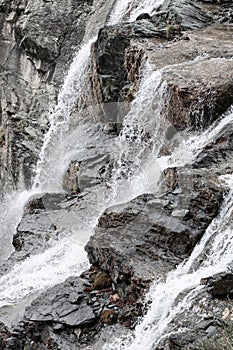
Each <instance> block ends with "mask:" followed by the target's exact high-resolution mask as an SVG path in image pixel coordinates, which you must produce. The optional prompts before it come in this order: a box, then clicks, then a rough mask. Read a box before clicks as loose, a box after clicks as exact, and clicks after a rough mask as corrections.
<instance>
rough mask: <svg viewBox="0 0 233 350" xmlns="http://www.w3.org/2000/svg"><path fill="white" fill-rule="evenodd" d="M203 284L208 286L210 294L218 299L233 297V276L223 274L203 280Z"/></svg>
mask: <svg viewBox="0 0 233 350" xmlns="http://www.w3.org/2000/svg"><path fill="white" fill-rule="evenodd" d="M201 284H205V285H206V286H207V289H208V292H209V293H210V294H211V295H212V296H213V297H217V298H226V297H233V274H232V273H227V272H223V273H220V274H218V275H214V276H211V277H208V278H203V279H202V280H201Z"/></svg>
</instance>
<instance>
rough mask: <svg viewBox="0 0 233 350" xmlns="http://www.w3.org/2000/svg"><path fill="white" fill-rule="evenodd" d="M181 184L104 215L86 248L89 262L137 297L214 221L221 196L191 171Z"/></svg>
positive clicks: (183, 255) (184, 254) (218, 190)
mask: <svg viewBox="0 0 233 350" xmlns="http://www.w3.org/2000/svg"><path fill="white" fill-rule="evenodd" d="M171 170H172V169H171ZM172 171H173V172H176V173H177V174H178V176H179V175H180V176H181V174H179V171H177V170H176V169H173V170H172ZM165 176H166V177H167V178H168V172H167V173H166V175H165ZM182 176H183V179H184V173H183V174H182ZM190 177H191V181H192V187H189V186H190V184H191V183H190ZM200 177H201V179H202V180H200ZM186 181H187V182H186V184H185V183H184V182H183V183H182V184H181V186H179V183H178V182H177V183H176V184H174V182H173V183H172V184H170V185H169V186H170V191H167V192H166V193H164V194H163V195H160V196H154V195H144V196H141V197H138V198H136V199H135V200H133V201H131V202H129V203H126V204H122V205H119V206H116V207H112V208H109V209H107V210H106V211H105V212H104V213H103V215H102V216H101V217H100V219H99V223H98V226H97V228H96V231H95V235H94V236H92V237H91V239H90V241H89V243H88V244H87V246H86V250H87V252H88V257H89V260H90V262H91V263H92V264H94V265H98V266H101V268H102V269H104V270H105V271H108V273H109V274H110V275H111V277H112V279H113V281H114V282H115V283H117V284H122V285H124V286H125V288H126V290H130V292H132V291H134V293H135V294H136V295H137V293H138V292H139V294H140V293H141V292H142V291H143V289H144V288H146V287H147V285H148V283H150V281H152V280H153V279H154V278H155V277H156V276H161V274H163V273H165V272H167V271H169V270H170V269H172V268H174V267H175V266H176V265H177V264H178V263H179V262H181V261H182V260H183V259H185V258H186V257H187V256H189V255H190V253H191V251H192V249H193V247H194V246H195V244H196V243H197V241H198V240H199V239H200V237H201V236H202V235H203V233H204V232H205V229H206V228H207V227H208V225H209V223H210V222H211V221H212V219H213V218H214V217H215V216H216V214H217V212H218V208H219V206H220V203H221V199H222V190H221V188H219V187H218V186H216V185H215V184H214V183H212V184H210V182H209V180H208V179H207V178H205V175H204V173H202V174H198V173H196V174H195V172H192V171H191V172H190V173H189V175H186ZM167 184H168V183H167ZM186 185H187V187H186ZM188 189H189V190H188ZM124 294H127V293H126V292H125V291H124Z"/></svg>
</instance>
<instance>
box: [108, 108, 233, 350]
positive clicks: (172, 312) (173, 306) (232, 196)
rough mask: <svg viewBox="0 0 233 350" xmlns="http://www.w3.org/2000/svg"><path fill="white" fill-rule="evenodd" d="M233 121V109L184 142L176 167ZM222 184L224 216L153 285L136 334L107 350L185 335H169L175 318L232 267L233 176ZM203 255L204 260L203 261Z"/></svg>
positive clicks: (135, 348)
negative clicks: (204, 281) (210, 280)
mask: <svg viewBox="0 0 233 350" xmlns="http://www.w3.org/2000/svg"><path fill="white" fill-rule="evenodd" d="M232 121H233V114H232V108H231V109H230V110H229V112H228V113H226V114H225V115H223V116H222V118H220V120H218V121H216V122H215V123H214V124H213V125H212V126H210V127H209V128H208V129H207V130H206V131H205V132H203V133H202V134H201V135H198V136H192V135H191V136H190V137H189V138H188V139H187V140H183V141H182V143H181V145H180V146H179V147H178V150H175V151H174V154H172V156H171V158H170V160H171V159H172V162H171V164H172V166H176V165H178V166H180V165H181V164H182V165H184V164H187V160H188V163H191V161H194V160H195V158H196V156H197V154H198V153H199V152H200V151H201V149H202V148H203V147H205V146H206V145H208V144H209V143H210V142H213V141H214V140H215V138H216V137H217V136H218V135H219V134H220V133H221V131H222V130H223V129H224V127H226V126H228V127H229V126H231V125H232ZM181 148H182V152H181ZM186 148H187V149H188V150H187V152H188V154H189V155H191V158H190V159H188V158H187V157H186V156H185V157H184V149H186ZM178 156H179V157H180V158H178ZM219 181H221V183H222V185H223V186H224V187H226V188H227V189H228V191H227V192H228V193H227V195H226V196H225V198H224V201H223V203H222V206H221V211H220V213H219V214H218V216H217V217H216V218H215V219H214V220H213V221H212V222H211V224H210V225H209V227H208V228H207V230H206V232H205V234H204V236H203V237H202V239H201V241H200V242H199V243H198V244H197V245H196V246H195V248H194V250H193V252H192V254H191V256H190V257H189V259H188V260H187V261H186V262H184V263H181V264H180V265H179V266H178V267H177V268H176V269H175V270H173V271H171V272H170V273H169V274H168V275H167V277H166V279H165V280H164V279H163V280H158V281H156V282H155V283H154V284H153V285H152V286H151V288H150V290H149V292H148V294H147V296H146V302H149V305H150V306H149V310H148V311H147V312H146V314H145V315H144V317H143V318H142V320H141V322H140V323H139V324H138V325H137V326H136V329H135V332H134V334H129V335H128V336H124V337H122V338H121V339H119V338H117V339H113V340H112V341H111V343H110V344H106V345H105V346H104V347H103V350H141V349H145V350H152V349H154V348H155V347H156V346H157V345H158V344H159V342H160V341H161V340H162V339H163V338H165V337H168V336H169V335H172V334H175V333H177V332H180V333H182V329H179V330H177V329H175V328H174V329H173V330H170V329H169V332H168V326H169V325H170V326H171V322H172V321H173V320H174V318H175V316H177V315H179V314H180V313H181V312H184V311H185V310H186V311H188V310H189V308H190V307H191V306H192V303H193V302H194V301H195V298H196V297H197V296H198V295H199V293H200V292H201V290H202V288H203V287H204V286H203V285H200V280H201V279H202V278H206V277H209V276H213V275H215V274H217V273H220V272H225V271H227V270H228V268H229V267H230V266H231V264H232V251H233V240H232V214H233V175H222V176H220V177H219ZM202 256H204V259H200V257H202ZM180 295H182V298H181V300H180V299H179V298H178V297H179V296H180ZM177 300H179V301H177ZM171 328H172V326H171Z"/></svg>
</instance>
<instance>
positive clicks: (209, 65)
mask: <svg viewBox="0 0 233 350" xmlns="http://www.w3.org/2000/svg"><path fill="white" fill-rule="evenodd" d="M184 66H185V70H182V71H180V68H181V67H180V66H177V67H175V66H173V67H169V68H167V69H166V70H165V71H164V73H163V79H165V80H166V82H167V84H168V91H169V95H170V103H169V108H168V119H169V121H170V122H171V124H172V125H173V126H174V127H175V128H177V129H183V128H186V127H192V128H194V129H200V128H202V129H204V128H206V127H207V126H209V125H210V124H212V123H213V121H215V120H216V119H217V118H219V117H220V116H221V115H222V114H223V113H224V112H226V111H227V110H228V108H229V107H230V106H231V105H232V103H233V98H232V96H233V81H232V79H231V78H230V76H229V72H230V71H231V70H232V69H233V63H232V61H231V60H226V59H211V60H203V61H202V60H200V61H193V62H190V63H186V64H185V65H184ZM178 71H179V73H178ZM210 74H211V81H210V80H209V75H210Z"/></svg>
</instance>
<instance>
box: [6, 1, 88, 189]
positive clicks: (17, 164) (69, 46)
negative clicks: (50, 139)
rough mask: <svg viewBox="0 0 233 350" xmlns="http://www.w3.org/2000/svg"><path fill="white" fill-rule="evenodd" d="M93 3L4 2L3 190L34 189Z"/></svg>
mask: <svg viewBox="0 0 233 350" xmlns="http://www.w3.org/2000/svg"><path fill="white" fill-rule="evenodd" d="M91 7H92V1H89V0H87V1H78V2H70V3H69V4H67V3H64V2H63V1H60V0H59V1H56V3H54V2H52V1H49V2H48V1H46V2H45V1H43V0H37V1H32V0H30V1H27V2H25V1H23V0H20V1H18V0H13V1H10V2H9V1H8V0H2V1H1V2H0V40H1V49H0V74H1V82H2V89H1V92H0V111H1V123H0V124H1V130H2V133H1V135H2V136H1V138H0V139H1V156H0V166H1V168H0V184H1V189H2V190H4V191H7V190H16V189H18V188H20V189H24V188H25V187H26V188H30V187H31V179H32V177H33V175H34V173H33V171H34V169H33V168H34V166H35V164H36V161H37V159H38V152H39V150H40V147H41V144H42V140H43V137H44V133H45V132H46V130H47V128H48V114H49V110H51V109H52V107H53V106H54V104H55V103H56V97H57V92H58V87H59V86H60V83H61V81H62V80H63V75H64V70H66V69H67V68H68V65H69V62H70V61H71V60H72V59H73V49H74V48H77V47H78V45H80V43H81V41H82V39H83V37H84V34H85V27H86V23H87V21H88V19H89V17H90V11H91Z"/></svg>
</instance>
